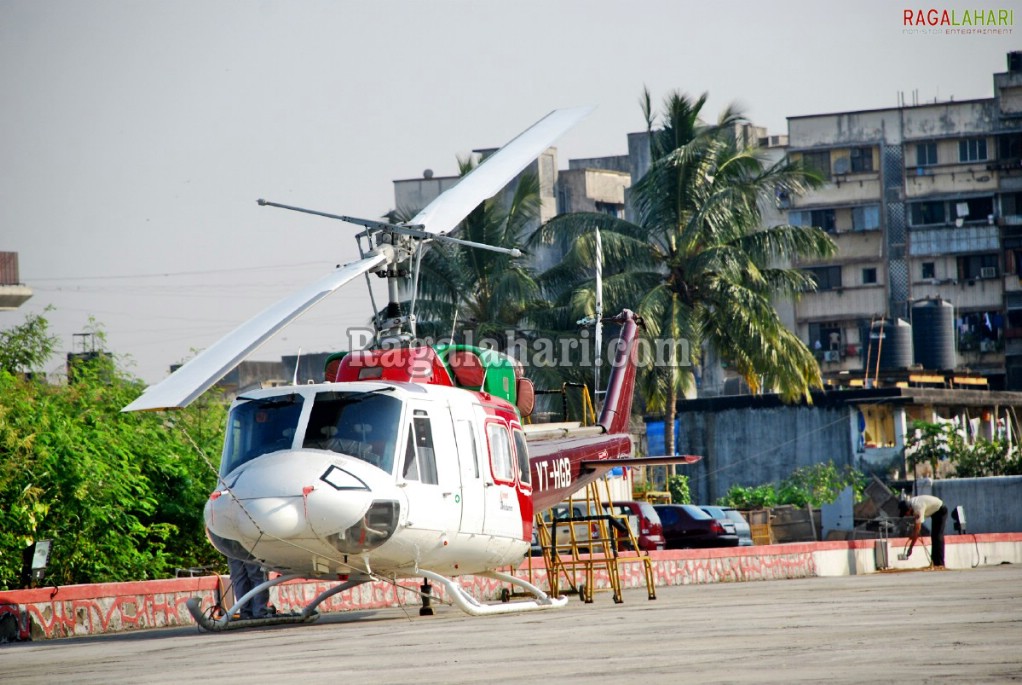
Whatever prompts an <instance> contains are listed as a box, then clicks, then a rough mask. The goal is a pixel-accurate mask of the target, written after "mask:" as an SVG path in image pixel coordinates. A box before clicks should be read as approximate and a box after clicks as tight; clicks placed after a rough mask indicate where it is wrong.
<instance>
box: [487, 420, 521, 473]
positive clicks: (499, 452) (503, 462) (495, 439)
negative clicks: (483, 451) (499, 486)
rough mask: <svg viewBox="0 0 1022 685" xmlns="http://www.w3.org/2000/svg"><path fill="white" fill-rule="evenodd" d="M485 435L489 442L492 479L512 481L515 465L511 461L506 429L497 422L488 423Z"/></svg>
mask: <svg viewBox="0 0 1022 685" xmlns="http://www.w3.org/2000/svg"><path fill="white" fill-rule="evenodd" d="M486 437H487V439H488V441H489V443H490V468H492V469H493V478H494V480H498V481H505V482H513V481H514V479H515V467H514V463H513V462H512V461H511V440H510V439H509V438H508V434H507V429H505V428H504V426H502V425H500V424H499V423H488V424H486Z"/></svg>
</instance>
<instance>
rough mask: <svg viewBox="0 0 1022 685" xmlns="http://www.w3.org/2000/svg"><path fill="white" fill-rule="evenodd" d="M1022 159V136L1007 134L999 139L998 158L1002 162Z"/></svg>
mask: <svg viewBox="0 0 1022 685" xmlns="http://www.w3.org/2000/svg"><path fill="white" fill-rule="evenodd" d="M1019 157H1022V134H1018V133H1006V134H1004V135H1002V136H999V137H998V138H997V158H998V159H1000V160H1002V161H1003V160H1008V159H1018V158H1019Z"/></svg>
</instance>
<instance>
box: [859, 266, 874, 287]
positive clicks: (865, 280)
mask: <svg viewBox="0 0 1022 685" xmlns="http://www.w3.org/2000/svg"><path fill="white" fill-rule="evenodd" d="M876 282H877V270H876V268H875V267H870V268H868V269H863V270H862V284H863V285H871V284H873V283H876Z"/></svg>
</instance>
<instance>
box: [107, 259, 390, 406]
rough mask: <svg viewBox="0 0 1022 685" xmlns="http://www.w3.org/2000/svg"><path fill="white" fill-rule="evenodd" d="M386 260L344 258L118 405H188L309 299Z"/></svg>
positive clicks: (294, 316) (310, 302)
mask: <svg viewBox="0 0 1022 685" xmlns="http://www.w3.org/2000/svg"><path fill="white" fill-rule="evenodd" d="M386 261H387V256H386V255H385V254H377V255H372V256H370V257H366V258H365V259H362V260H360V261H357V262H352V263H351V264H346V265H344V266H342V267H341V268H339V269H337V270H336V271H332V272H331V273H330V274H329V275H327V276H326V277H324V278H321V279H320V280H318V281H316V282H315V283H312V284H311V285H309V286H306V287H305V288H303V289H302V290H299V291H298V292H296V293H294V294H293V295H291V296H289V297H286V298H284V299H283V300H281V301H280V302H278V303H276V304H275V305H272V306H270V307H269V308H267V309H266V310H264V311H263V312H261V313H259V314H257V315H256V316H254V317H252V318H251V319H249V320H248V321H246V322H245V323H243V324H241V325H240V326H238V327H237V328H236V329H234V330H233V331H232V332H231V333H228V334H227V335H226V336H225V337H223V338H221V339H220V340H218V341H217V342H215V343H214V344H213V345H211V346H210V347H208V348H206V349H205V350H204V351H203V352H201V353H200V354H199V355H198V356H197V357H195V358H194V359H192V360H191V361H189V362H188V363H187V364H185V365H184V366H182V367H181V368H180V369H178V370H177V371H175V372H174V373H172V374H170V376H168V377H167V378H165V379H164V380H162V381H160V382H159V383H157V384H156V385H153V386H150V387H149V388H147V389H146V391H145V392H144V393H142V396H141V397H139V398H138V399H137V400H135V401H134V402H132V403H131V404H129V405H128V406H127V407H125V408H124V409H122V410H121V411H151V410H154V409H171V408H180V407H186V406H188V405H189V404H190V403H191V402H192V401H194V400H195V399H196V398H197V397H198V396H199V395H201V394H202V393H204V392H205V391H206V390H208V389H209V388H210V387H211V386H212V385H213V384H214V383H216V382H217V381H219V380H220V379H221V378H223V377H224V376H225V375H226V374H227V372H228V371H230V370H231V369H233V368H234V367H235V366H237V365H238V364H239V363H240V362H241V361H242V360H243V359H245V357H247V356H248V355H249V354H251V353H252V352H253V351H255V350H256V349H257V348H258V347H259V346H260V345H262V344H263V343H264V342H266V341H267V340H268V339H269V338H270V337H271V336H272V335H273V334H274V333H276V332H277V331H279V330H280V329H282V328H284V327H285V326H287V325H288V324H289V323H291V322H292V321H294V320H295V319H297V318H298V317H299V316H301V315H302V314H304V313H305V312H306V311H308V310H309V309H310V308H311V307H312V306H313V305H315V304H316V303H318V302H319V301H320V300H322V299H323V298H325V297H326V296H327V295H329V294H330V293H332V292H334V291H335V290H337V289H338V288H340V287H341V286H342V285H344V284H345V283H347V282H348V281H350V280H352V279H354V278H357V277H359V276H361V275H362V274H364V273H366V272H367V271H372V270H373V269H374V268H376V267H377V266H379V265H380V264H383V263H385V262H386Z"/></svg>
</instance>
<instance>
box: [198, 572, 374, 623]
mask: <svg viewBox="0 0 1022 685" xmlns="http://www.w3.org/2000/svg"><path fill="white" fill-rule="evenodd" d="M303 577H304V576H299V575H289V576H278V577H277V578H273V579H271V580H267V581H266V582H263V583H260V584H259V585H257V586H256V587H254V588H252V590H250V591H249V592H246V593H245V595H244V596H242V597H241V598H240V599H238V600H237V601H236V602H235V603H234V606H232V607H231V608H230V610H229V611H228V612H227V614H226V615H224V616H222V617H221V618H219V619H213V618H211V617H210V616H208V615H206V613H204V612H203V611H202V602H201V600H200V599H199V598H198V597H192V598H190V599H189V600H188V601H187V602H185V605H186V606H187V607H188V613H190V614H191V615H192V618H194V619H195V622H196V623H198V624H199V626H200V627H201V628H203V629H205V630H208V631H210V632H217V631H221V630H235V629H237V628H250V627H254V626H273V625H281V624H284V623H311V622H312V621H315V620H316V619H317V618H319V612H317V611H316V607H317V606H319V605H320V604H322V603H323V602H324V601H325V600H327V599H329V598H330V597H333V596H334V595H336V594H338V593H339V592H344V591H345V590H350V589H351V588H353V587H357V586H359V585H362V584H363V583H368V582H369V581H370V580H372V578H371V577H370V576H367V575H363V574H358V575H352V576H351V577H349V578H348V580H346V581H344V582H343V583H341V584H339V585H336V586H334V587H332V588H330V589H328V590H325V591H323V592H321V593H320V594H319V595H317V596H316V598H315V599H313V600H312V601H311V602H309V604H308V605H307V606H306V607H305V608H304V609H302V611H301V613H295V614H276V615H273V616H266V617H264V618H242V619H236V618H232V617H233V616H234V614H235V613H236V612H237V611H238V610H239V609H240V608H241V607H243V606H244V605H245V603H246V602H248V601H249V600H250V599H252V597H253V596H255V595H256V593H258V592H262V591H263V590H267V589H269V588H271V587H273V586H274V585H279V584H281V583H286V582H287V581H289V580H295V579H297V578H303Z"/></svg>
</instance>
